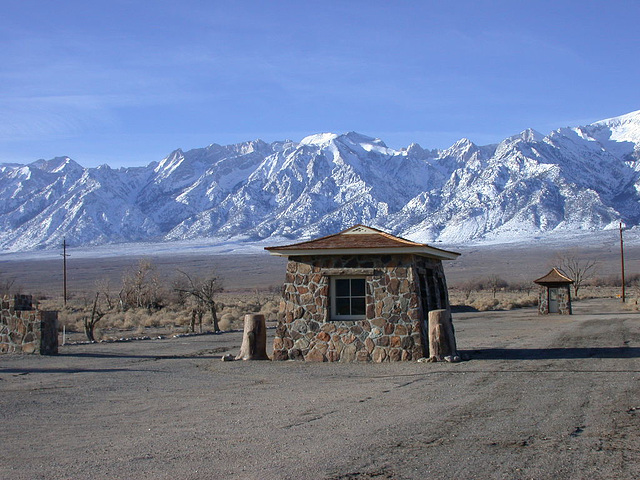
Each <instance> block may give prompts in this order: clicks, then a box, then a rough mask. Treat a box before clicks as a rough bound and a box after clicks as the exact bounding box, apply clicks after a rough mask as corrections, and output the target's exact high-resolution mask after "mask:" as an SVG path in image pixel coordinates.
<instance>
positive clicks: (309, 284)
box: [266, 225, 460, 362]
mask: <svg viewBox="0 0 640 480" xmlns="http://www.w3.org/2000/svg"><path fill="white" fill-rule="evenodd" d="M266 250H267V251H269V253H271V254H272V255H280V256H286V257H288V260H289V261H288V264H287V272H286V279H285V283H284V286H283V298H282V301H281V303H280V312H279V317H280V318H279V322H278V327H277V331H276V336H275V339H274V343H273V359H274V360H288V359H300V360H302V359H304V360H307V361H330V362H335V361H341V362H352V361H374V362H384V361H400V360H417V359H418V358H421V357H428V356H429V352H428V345H429V342H428V330H427V328H428V312H429V311H431V310H436V309H448V308H449V296H448V293H447V283H446V280H445V275H444V270H443V267H442V260H454V259H456V258H457V257H458V256H459V255H460V254H459V253H455V252H450V251H446V250H441V249H439V248H434V247H431V246H429V245H426V244H423V243H417V242H412V241H409V240H406V239H403V238H399V237H395V236H393V235H390V234H388V233H385V232H383V231H380V230H377V229H374V228H371V227H367V226H364V225H356V226H354V227H351V228H349V229H347V230H344V231H342V232H339V233H337V234H334V235H329V236H326V237H322V238H318V239H315V240H310V241H306V242H301V243H296V244H292V245H285V246H280V247H267V248H266Z"/></svg>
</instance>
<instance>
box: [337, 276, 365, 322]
mask: <svg viewBox="0 0 640 480" xmlns="http://www.w3.org/2000/svg"><path fill="white" fill-rule="evenodd" d="M366 313H367V302H366V281H365V279H364V278H354V277H331V318H332V319H334V320H358V319H361V318H365V315H366Z"/></svg>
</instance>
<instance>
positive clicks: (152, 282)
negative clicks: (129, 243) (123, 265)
mask: <svg viewBox="0 0 640 480" xmlns="http://www.w3.org/2000/svg"><path fill="white" fill-rule="evenodd" d="M160 296H161V295H160V281H159V279H158V276H157V273H156V267H155V265H154V264H153V263H152V262H151V260H149V259H144V258H143V259H141V260H140V261H139V262H138V264H137V265H136V267H134V268H133V269H132V270H131V271H129V272H128V273H126V274H125V275H124V277H123V278H122V289H121V290H120V293H119V297H120V306H121V307H122V309H123V310H126V309H127V308H129V307H136V308H147V309H152V308H157V307H158V306H159V305H160Z"/></svg>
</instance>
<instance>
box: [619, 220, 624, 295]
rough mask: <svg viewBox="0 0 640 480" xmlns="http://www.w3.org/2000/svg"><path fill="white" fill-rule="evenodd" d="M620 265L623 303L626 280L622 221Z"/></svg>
mask: <svg viewBox="0 0 640 480" xmlns="http://www.w3.org/2000/svg"><path fill="white" fill-rule="evenodd" d="M620 266H621V271H622V295H621V298H622V303H624V302H625V290H624V288H625V285H624V284H625V281H624V242H623V240H622V222H620Z"/></svg>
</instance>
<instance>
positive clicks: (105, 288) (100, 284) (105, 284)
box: [96, 278, 115, 310]
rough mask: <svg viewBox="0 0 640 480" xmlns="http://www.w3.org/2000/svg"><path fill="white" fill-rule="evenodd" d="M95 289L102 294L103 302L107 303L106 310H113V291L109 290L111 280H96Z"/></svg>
mask: <svg viewBox="0 0 640 480" xmlns="http://www.w3.org/2000/svg"><path fill="white" fill-rule="evenodd" d="M96 289H97V290H98V292H100V293H101V294H102V296H103V297H104V301H105V302H107V310H113V309H114V307H115V303H114V298H113V289H112V288H111V280H109V278H102V279H100V280H96Z"/></svg>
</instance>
